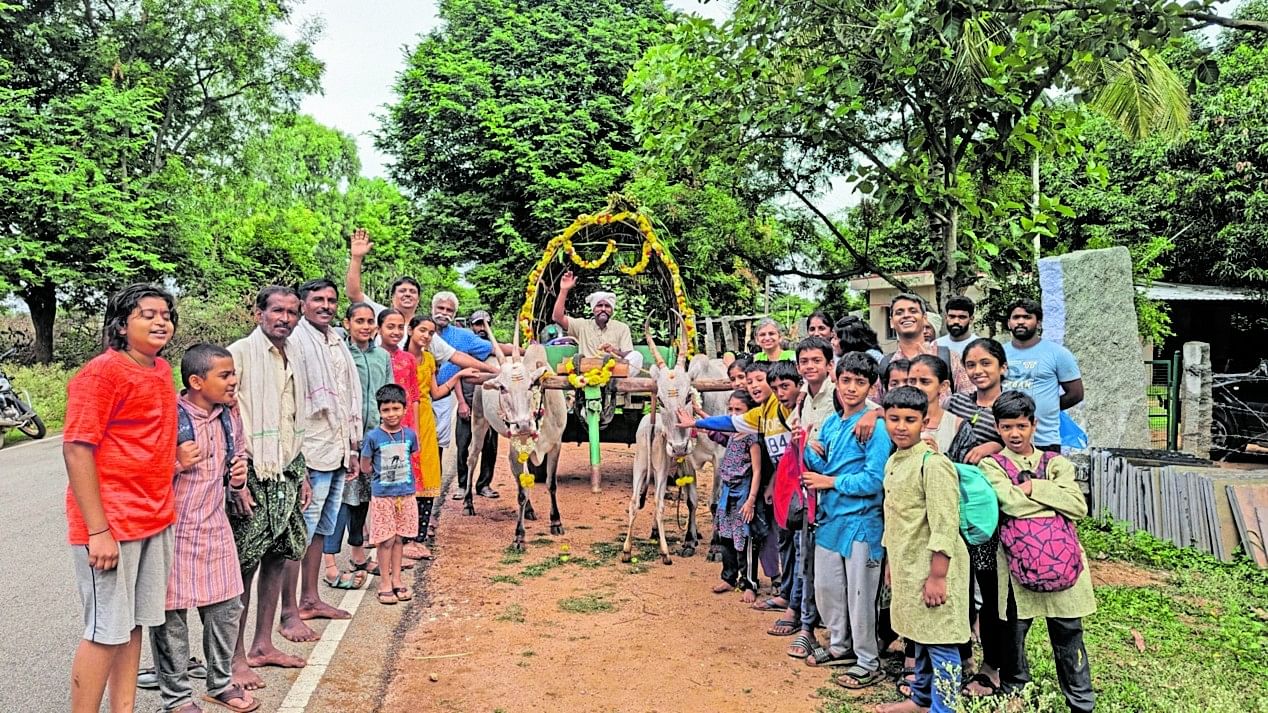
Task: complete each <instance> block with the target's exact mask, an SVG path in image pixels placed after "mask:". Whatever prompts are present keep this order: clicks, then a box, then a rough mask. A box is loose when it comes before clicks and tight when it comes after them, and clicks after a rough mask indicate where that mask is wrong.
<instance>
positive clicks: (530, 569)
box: [520, 555, 568, 577]
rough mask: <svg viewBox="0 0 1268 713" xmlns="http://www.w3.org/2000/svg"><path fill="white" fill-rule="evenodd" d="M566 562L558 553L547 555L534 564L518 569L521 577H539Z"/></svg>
mask: <svg viewBox="0 0 1268 713" xmlns="http://www.w3.org/2000/svg"><path fill="white" fill-rule="evenodd" d="M567 563H568V560H566V559H564V558H563V557H561V556H559V555H555V556H554V557H548V558H546V559H544V560H542V561H541V562H538V563H536V564H530V565H528V566H527V567H525V568H524V569H522V570H520V576H521V577H540V576H542V575H543V574H546V573H547V572H549V571H550V570H552V569H554V568H556V567H562V566H564V565H565V564H567Z"/></svg>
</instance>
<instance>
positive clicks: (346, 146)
mask: <svg viewBox="0 0 1268 713" xmlns="http://www.w3.org/2000/svg"><path fill="white" fill-rule="evenodd" d="M360 172H361V162H360V160H359V159H358V156H357V148H356V142H355V141H354V140H353V138H352V137H351V136H349V135H347V134H344V133H342V132H340V131H338V130H336V129H332V128H330V127H327V126H323V125H321V124H319V123H317V122H316V121H315V120H313V119H312V118H311V117H309V116H305V115H299V116H295V117H291V118H288V119H286V120H283V121H278V122H276V123H275V124H274V125H273V126H271V127H268V128H267V130H266V131H264V132H263V133H260V134H258V135H255V136H252V137H250V138H249V139H248V140H247V142H246V143H245V144H244V145H243V147H242V150H241V153H240V154H239V155H238V156H237V157H236V158H235V161H234V162H233V164H232V165H231V167H230V170H226V171H222V172H220V173H219V175H218V176H217V177H216V179H215V180H211V181H206V182H203V183H201V184H200V186H199V189H198V191H197V193H196V197H195V199H194V201H193V204H192V205H191V206H190V207H189V209H188V210H187V211H186V214H187V216H188V218H187V221H188V222H187V223H186V224H185V228H186V231H187V234H188V237H187V238H186V240H187V243H188V244H189V246H190V248H191V249H190V251H189V253H190V259H189V260H188V261H187V262H185V263H184V264H183V265H182V266H181V269H180V270H179V271H178V273H177V274H178V276H179V278H180V281H181V284H182V286H184V287H185V288H187V289H189V290H193V291H198V292H201V293H204V294H209V295H218V296H224V297H228V298H240V297H242V296H244V295H249V294H251V293H252V292H254V290H255V289H257V288H258V287H259V286H260V285H265V284H295V283H298V282H301V281H303V280H306V279H309V278H313V277H322V276H324V277H330V278H333V279H335V280H336V281H337V282H340V283H342V276H343V273H344V270H345V268H346V266H347V261H348V250H347V241H348V235H349V234H350V233H351V232H352V231H353V230H354V229H355V228H359V227H361V228H365V229H366V230H368V231H369V232H370V234H371V235H372V236H373V239H374V242H375V245H376V247H375V259H374V260H373V262H372V264H371V266H370V268H371V269H370V270H369V271H368V272H367V274H366V275H365V287H366V290H367V292H369V293H371V294H381V293H382V291H385V290H386V288H387V286H388V284H389V283H390V281H391V280H392V279H394V278H395V277H396V276H399V275H403V274H409V275H413V276H415V277H416V278H417V279H419V281H420V282H422V283H423V285H424V289H429V288H430V289H437V288H439V287H440V286H442V285H445V286H447V285H450V284H452V283H453V282H455V281H456V280H457V272H456V270H453V269H452V268H449V269H443V268H438V267H435V266H431V265H429V264H428V263H427V262H426V261H425V260H424V259H423V258H422V257H421V256H420V254H419V251H418V250H417V249H416V248H417V246H416V244H415V243H414V240H413V216H412V207H411V205H410V203H409V201H408V200H406V198H405V197H404V196H403V195H401V193H400V191H399V190H397V188H396V187H395V186H393V185H392V184H390V183H388V182H387V181H384V180H382V179H368V178H364V177H362V176H361V175H360Z"/></svg>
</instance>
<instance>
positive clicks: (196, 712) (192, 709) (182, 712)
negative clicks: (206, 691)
mask: <svg viewBox="0 0 1268 713" xmlns="http://www.w3.org/2000/svg"><path fill="white" fill-rule="evenodd" d="M169 713H203V709H202V708H199V707H198V704H197V703H194V702H192V701H191V702H189V703H186V704H185V705H183V706H181V707H180V708H177V709H176V710H173V711H169Z"/></svg>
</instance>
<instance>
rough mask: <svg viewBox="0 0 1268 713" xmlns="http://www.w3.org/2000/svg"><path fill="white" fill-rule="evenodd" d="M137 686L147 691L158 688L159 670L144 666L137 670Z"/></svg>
mask: <svg viewBox="0 0 1268 713" xmlns="http://www.w3.org/2000/svg"><path fill="white" fill-rule="evenodd" d="M136 687H137V688H140V689H144V690H146V691H154V690H158V687H159V680H158V672H157V671H155V670H154V669H153V668H143V669H141V670H139V671H137V672H136Z"/></svg>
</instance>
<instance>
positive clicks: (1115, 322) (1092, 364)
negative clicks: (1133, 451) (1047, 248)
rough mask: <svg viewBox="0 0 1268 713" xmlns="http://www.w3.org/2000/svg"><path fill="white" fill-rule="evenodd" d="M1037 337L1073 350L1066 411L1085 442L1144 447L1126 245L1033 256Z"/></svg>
mask: <svg viewBox="0 0 1268 713" xmlns="http://www.w3.org/2000/svg"><path fill="white" fill-rule="evenodd" d="M1039 286H1040V288H1042V290H1043V311H1044V318H1043V338H1044V339H1048V340H1052V341H1054V342H1057V343H1058V344H1062V345H1064V346H1065V347H1066V348H1067V349H1069V350H1070V351H1071V352H1073V353H1074V358H1075V359H1077V360H1078V363H1079V371H1080V372H1082V374H1083V389H1084V394H1085V396H1084V399H1083V403H1081V404H1079V405H1078V406H1076V407H1075V408H1073V409H1071V410H1070V411H1069V414H1070V416H1071V417H1073V418H1074V420H1075V421H1076V422H1077V423H1078V424H1079V425H1080V426H1082V427H1083V430H1085V431H1087V435H1088V442H1089V444H1090V445H1091V446H1092V447H1102V448H1149V405H1148V402H1147V400H1146V398H1145V389H1146V377H1147V372H1146V370H1145V368H1144V365H1143V364H1142V363H1141V359H1140V337H1139V335H1138V332H1137V330H1136V292H1135V287H1133V286H1132V265H1131V255H1130V253H1128V252H1127V248H1124V247H1114V248H1107V249H1104V250H1080V251H1077V252H1072V253H1067V254H1065V255H1058V256H1056V257H1049V258H1044V259H1042V260H1040V261H1039Z"/></svg>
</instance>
